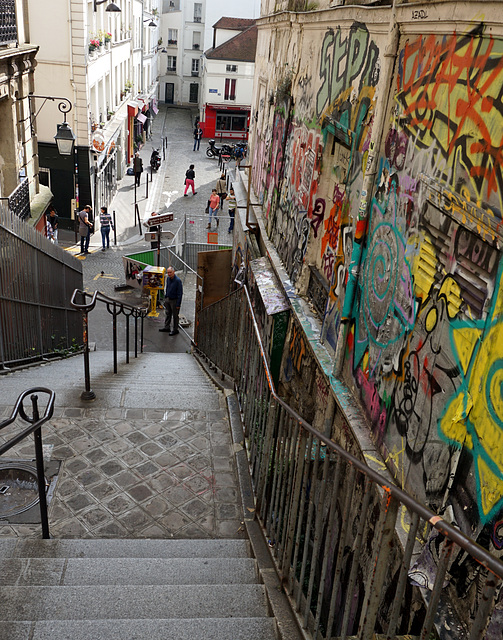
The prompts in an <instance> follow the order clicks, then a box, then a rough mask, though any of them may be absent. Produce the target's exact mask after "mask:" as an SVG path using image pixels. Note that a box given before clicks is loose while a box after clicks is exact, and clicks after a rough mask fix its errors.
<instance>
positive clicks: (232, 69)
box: [225, 64, 238, 73]
mask: <svg viewBox="0 0 503 640" xmlns="http://www.w3.org/2000/svg"><path fill="white" fill-rule="evenodd" d="M225 70H226V71H227V73H236V72H237V70H238V66H237V64H228V65H227V66H226V67H225Z"/></svg>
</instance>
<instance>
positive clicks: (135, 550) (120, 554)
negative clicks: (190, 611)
mask: <svg viewBox="0 0 503 640" xmlns="http://www.w3.org/2000/svg"><path fill="white" fill-rule="evenodd" d="M0 557H1V558H247V557H249V548H248V543H247V542H246V540H232V539H220V540H218V539H216V540H210V539H208V540H181V539H180V540H178V539H177V540H148V539H141V540H134V539H124V538H121V539H106V540H96V539H95V540H91V539H89V540H78V539H60V540H40V539H25V540H21V539H17V538H7V539H0Z"/></svg>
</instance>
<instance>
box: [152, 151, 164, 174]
mask: <svg viewBox="0 0 503 640" xmlns="http://www.w3.org/2000/svg"><path fill="white" fill-rule="evenodd" d="M160 166H161V154H160V153H159V149H153V150H152V155H151V156H150V167H151V169H152V171H157V169H159V167H160Z"/></svg>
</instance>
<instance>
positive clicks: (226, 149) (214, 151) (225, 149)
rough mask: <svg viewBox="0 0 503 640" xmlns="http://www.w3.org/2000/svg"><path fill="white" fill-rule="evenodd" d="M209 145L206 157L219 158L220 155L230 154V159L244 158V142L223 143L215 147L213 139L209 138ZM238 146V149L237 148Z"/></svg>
mask: <svg viewBox="0 0 503 640" xmlns="http://www.w3.org/2000/svg"><path fill="white" fill-rule="evenodd" d="M208 144H209V145H210V146H209V147H208V148H207V149H206V156H207V157H208V158H219V157H220V156H222V155H224V156H230V158H231V159H232V160H236V159H238V158H239V159H241V158H244V156H245V155H246V147H247V145H246V144H244V145H243V144H223V145H222V146H221V147H217V145H216V144H215V140H209V141H208ZM238 148H239V150H238Z"/></svg>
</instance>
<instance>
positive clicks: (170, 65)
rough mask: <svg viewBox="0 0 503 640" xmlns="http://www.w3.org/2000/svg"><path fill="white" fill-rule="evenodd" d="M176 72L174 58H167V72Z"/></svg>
mask: <svg viewBox="0 0 503 640" xmlns="http://www.w3.org/2000/svg"><path fill="white" fill-rule="evenodd" d="M169 71H176V56H168V72H169Z"/></svg>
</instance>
